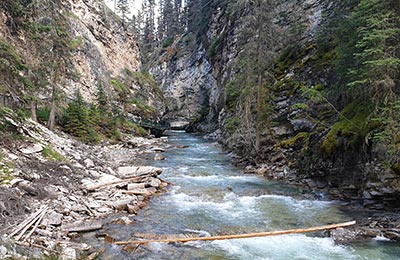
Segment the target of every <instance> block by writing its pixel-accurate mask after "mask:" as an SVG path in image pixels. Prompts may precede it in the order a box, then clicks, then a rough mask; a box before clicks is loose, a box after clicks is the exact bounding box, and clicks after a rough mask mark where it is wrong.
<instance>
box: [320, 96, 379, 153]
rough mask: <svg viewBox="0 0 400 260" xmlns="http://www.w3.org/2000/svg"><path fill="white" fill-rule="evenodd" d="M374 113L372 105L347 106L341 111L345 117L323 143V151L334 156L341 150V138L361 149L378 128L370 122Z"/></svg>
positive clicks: (355, 104) (353, 104)
mask: <svg viewBox="0 0 400 260" xmlns="http://www.w3.org/2000/svg"><path fill="white" fill-rule="evenodd" d="M372 112H373V106H372V104H370V103H357V102H353V103H350V104H349V105H347V106H346V107H345V108H344V109H343V110H342V111H341V114H342V115H344V116H345V117H343V116H342V117H341V118H340V120H339V121H338V122H337V123H335V124H334V125H333V126H332V127H331V129H330V131H329V132H328V134H327V135H326V137H325V140H324V141H323V142H322V145H321V148H322V150H323V151H324V152H325V153H326V154H327V155H332V154H333V153H334V152H335V151H336V149H337V148H339V145H340V143H339V139H340V138H346V139H347V140H348V145H349V146H351V147H353V148H360V146H361V145H362V144H363V143H364V140H365V138H366V137H367V135H368V134H369V133H370V132H371V131H372V130H373V129H374V128H376V127H377V125H376V124H373V123H371V121H370V120H369V119H370V116H371V113H372ZM344 148H345V147H344Z"/></svg>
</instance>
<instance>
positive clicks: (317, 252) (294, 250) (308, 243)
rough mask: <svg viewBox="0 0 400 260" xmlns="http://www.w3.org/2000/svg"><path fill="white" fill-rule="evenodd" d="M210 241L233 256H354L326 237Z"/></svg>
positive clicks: (281, 259) (259, 259)
mask: <svg viewBox="0 0 400 260" xmlns="http://www.w3.org/2000/svg"><path fill="white" fill-rule="evenodd" d="M210 244H211V245H212V246H213V247H216V248H217V249H220V250H223V251H225V252H226V253H227V254H228V255H229V256H230V257H234V258H235V259H236V258H238V259H249V260H250V259H252V260H253V259H254V260H270V259H274V260H286V259H302V260H303V259H304V260H305V259H308V260H321V259H324V260H325V259H356V256H354V255H353V251H352V250H350V249H348V248H346V247H344V246H339V245H335V243H334V242H333V241H332V239H330V238H317V237H308V236H305V235H284V236H276V237H260V238H247V239H234V240H220V241H214V242H211V243H210ZM205 246H206V245H205Z"/></svg>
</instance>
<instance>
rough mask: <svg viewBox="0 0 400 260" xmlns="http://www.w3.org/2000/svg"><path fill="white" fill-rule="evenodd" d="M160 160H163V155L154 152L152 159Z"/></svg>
mask: <svg viewBox="0 0 400 260" xmlns="http://www.w3.org/2000/svg"><path fill="white" fill-rule="evenodd" d="M162 160H165V157H164V156H162V155H161V154H159V153H156V155H154V161H162Z"/></svg>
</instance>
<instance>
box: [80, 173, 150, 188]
mask: <svg viewBox="0 0 400 260" xmlns="http://www.w3.org/2000/svg"><path fill="white" fill-rule="evenodd" d="M144 178H146V177H145V176H137V177H132V178H127V179H122V180H117V181H110V182H107V183H102V184H99V185H95V186H91V187H86V189H87V190H88V191H94V190H97V189H100V188H104V187H108V186H111V185H114V184H119V183H124V182H135V181H136V182H137V181H141V180H143V179H144Z"/></svg>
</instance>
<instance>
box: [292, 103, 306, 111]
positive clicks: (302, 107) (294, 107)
mask: <svg viewBox="0 0 400 260" xmlns="http://www.w3.org/2000/svg"><path fill="white" fill-rule="evenodd" d="M309 108H310V107H309V105H308V104H307V103H296V104H293V105H292V110H308V109H309Z"/></svg>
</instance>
